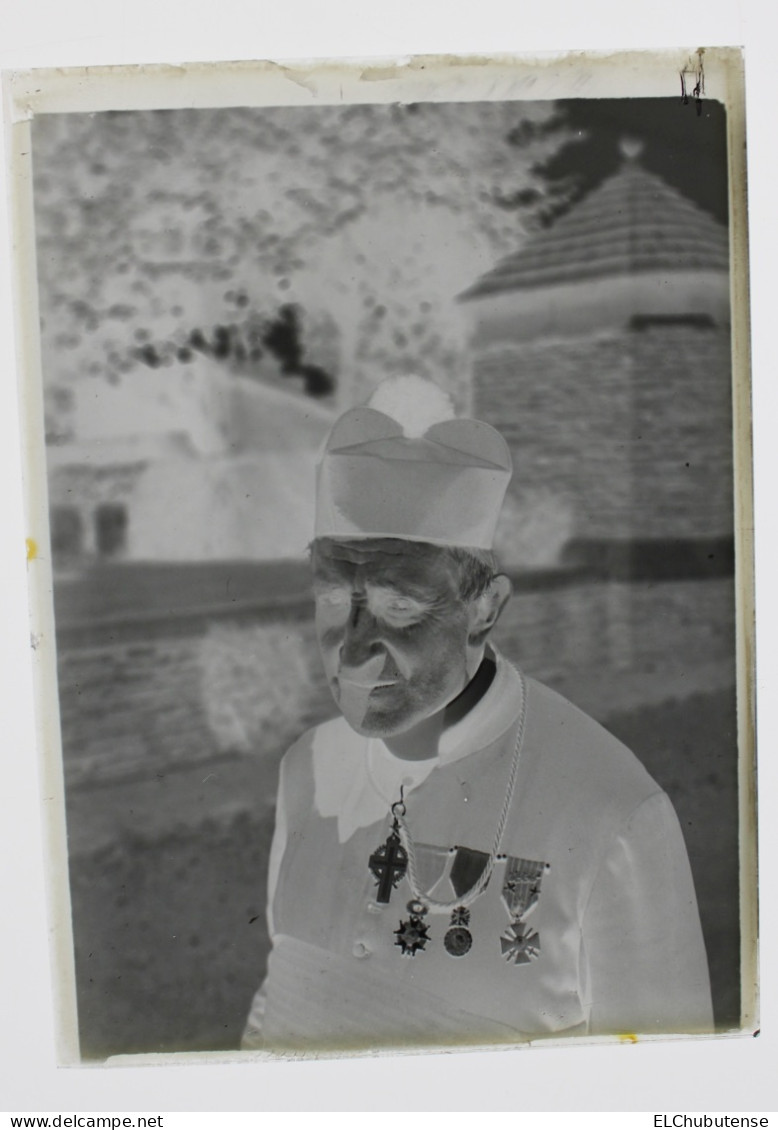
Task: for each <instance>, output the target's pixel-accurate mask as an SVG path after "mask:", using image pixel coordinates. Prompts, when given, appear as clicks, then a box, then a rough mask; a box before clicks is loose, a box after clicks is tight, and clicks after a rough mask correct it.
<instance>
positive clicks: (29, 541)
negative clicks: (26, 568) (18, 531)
mask: <svg viewBox="0 0 778 1130" xmlns="http://www.w3.org/2000/svg"><path fill="white" fill-rule="evenodd" d="M24 543H25V545H26V546H27V560H28V561H34V560H35V558H36V557H37V556H38V543H37V542H36V540H35V538H25V539H24Z"/></svg>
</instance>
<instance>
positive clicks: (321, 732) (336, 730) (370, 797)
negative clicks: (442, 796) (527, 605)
mask: <svg viewBox="0 0 778 1130" xmlns="http://www.w3.org/2000/svg"><path fill="white" fill-rule="evenodd" d="M494 658H495V662H496V668H497V669H496V671H495V674H494V678H493V679H492V682H491V685H490V687H489V689H488V690H487V692H486V694H485V695H484V696H483V698H482V699H481V700H480V701H479V702H478V703H476V705H475V706H474V707H473V709H472V710H471V711H469V713H467V714H466V715H465V716H464V718H461V719H460V720H459V721H458V722H457V723H455V724H454V725H453V726H451V727H450V728H449V729H448V730H446V731H444V733H443V735H442V736H441V739H440V743H439V749H438V753H437V755H436V756H435V757H430V758H426V759H425V760H423V761H406V760H405V759H403V758H400V757H395V755H394V754H393V753H392V752H391V751H390V750H389V749H387V747H386V746H385V745H384V743H383V742H382V741H380V740H379V739H376V738H373V739H368V738H365V737H362V736H361V735H359V734H356V733H355V732H354V731H353V730H352V729H351V728H350V727H349V726H348V725H347V723H346V722H345V721H344V720H343V719H338V720H337V722H336V723H334V724H330V725H326V726H321V727H319V728H318V730H316V731H315V733H314V738H313V773H314V783H315V804H316V810H317V812H318V813H319V815H320V816H328V817H333V816H335V817H337V820H338V838H339V840H340V842H341V843H345V841H346V840H348V839H350V838H351V836H353V835H354V833H355V832H356V831H357V830H358V829H359V828H367V827H369V826H370V825H371V824H375V823H376V822H377V821H379V820H381V819H382V818H383V817H384V816H386V815H387V813H388V810H389V806H390V805H391V803H392V802H393V801H395V800H397V799H398V798H399V795H400V786H402V787H403V788H404V790H405V793H406V795H407V794H408V793H409V792H411V791H412V790H413V789H415V788H418V786H419V785H420V784H421V783H422V782H423V781H425V780H426V779H427V777H428V776H429V775H430V773H432V771H433V769H436V768H438V767H439V766H443V765H451V764H453V763H454V762H456V761H459V760H460V759H461V758H463V757H466V756H467V755H468V754H471V753H475V752H476V751H477V750H479V749H484V748H485V747H486V746H488V745H491V743H492V742H494V741H496V740H497V739H498V738H499V737H500V736H501V735H502V734H504V733H505V731H506V730H508V729H509V728H510V726H511V725H512V723H513V722H514V721H515V719H516V717H517V715H518V712H519V708H520V706H521V680H520V678H519V675H518V672H517V671H516V669H515V668H514V667H512V666H511V664H510V663H508V662H507V660H505V659H503V657H502V656H501V655H500V654H499V652H497V651H494Z"/></svg>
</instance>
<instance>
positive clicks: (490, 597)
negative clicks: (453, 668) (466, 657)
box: [469, 573, 512, 647]
mask: <svg viewBox="0 0 778 1130" xmlns="http://www.w3.org/2000/svg"><path fill="white" fill-rule="evenodd" d="M511 591H512V586H511V582H510V580H509V579H508V577H506V576H505V574H504V573H498V574H497V576H496V577H493V578H492V580H491V581H490V583H489V587H488V588H487V589H486V590H485V591H484V592H482V593H481V595H480V596H477V597H476V598H475V600H473V601H472V602H471V604H470V611H469V617H470V622H469V632H470V643H471V644H472V645H473V646H476V647H479V646H480V645H481V644H483V643H484V642H485V641H486V637H487V636H488V635H489V633H490V632H491V630H492V628H493V627H494V625H495V624H496V623H497V621H498V620H499V619H500V614H501V612H502V610H503V608H504V607H505V605H506V604H507V603H508V599H509V597H510V595H511Z"/></svg>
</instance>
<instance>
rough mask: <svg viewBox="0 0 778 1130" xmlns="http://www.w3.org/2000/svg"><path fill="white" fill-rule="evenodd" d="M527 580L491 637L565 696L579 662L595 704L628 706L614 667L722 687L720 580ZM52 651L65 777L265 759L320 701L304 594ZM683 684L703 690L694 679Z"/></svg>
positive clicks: (728, 582) (66, 643)
mask: <svg viewBox="0 0 778 1130" xmlns="http://www.w3.org/2000/svg"><path fill="white" fill-rule="evenodd" d="M541 579H542V580H543V584H542V585H541V584H540V580H539V579H538V578H536V579H535V580H534V581H533V578H532V577H527V576H523V577H522V576H517V577H516V579H515V581H516V583H515V589H516V591H515V592H514V596H513V599H512V601H511V602H510V603H509V605H508V606H507V609H506V612H505V614H504V616H503V619H502V621H501V622H500V624H499V626H498V629H497V632H496V635H495V639H496V642H497V644H498V646H499V647H500V648H501V650H503V652H504V653H505V654H506V655H507V656H508V657H509V658H510V659H512V660H513V661H514V662H516V663H518V664H519V665H521V666H522V667H523V668H524V670H526V671H527V672H528V673H529V674H532V675H535V676H537V677H539V678H541V679H544V680H546V681H549V682H551V683H552V684H554V685H558V686H560V687H561V688H563V689H564V690H565V691H566V692H567V693H569V694H571V696H572V697H574V698H576V687H577V686H578V685H579V684H580V685H581V686H582V687H583V686H588V682H589V680H590V678H591V674H592V672H599V673H601V674H602V677H603V679H604V680H605V682H606V683H607V681H608V678H611V685H612V694H611V698H610V701H609V700H608V697H607V695H606V696H605V698H604V699H602V700H601V701H602V711H603V712H605V713H607V712H609V711H613V712H615V711H618V710H620V709H624V708H627V707H629V708H631V707H633V706H635V705H638V704H639V700H640V697H641V693H642V692H641V687H640V683H639V681H638V683H637V684H631V687H633V689H631V690H630V701H629V702H624V701H623V700H622V696H621V695H620V693H619V690H618V683H617V682H614V681H613V680H614V678H615V676H617V675H618V673H619V672H626V671H628V672H631V673H633V674H634V675H636V676H643V677H645V679H646V680H648V681H651V680H652V679H653V680H654V682H656V680H657V679H659V681H660V683H661V685H662V686H665V685H666V686H667V687H669V688H672V686H673V681H674V680H675V681H677V679H678V678H679V677H680V678H683V677H687V678H688V677H691V675H692V674H693V672H694V671H696V670H698V669H700V668H704V669H705V670H709V669H710V670H712V669H713V668H712V667H711V665H718V667H717V674H716V676H715V678H716V681H717V682H719V683H720V682H721V681H722V679H723V680H724V681H727V680H729V681H730V682H731V683H732V684H734V658H733V656H734V587H733V584H732V579H731V578H726V577H724V578H715V579H712V580H708V581H696V580H695V581H670V582H665V583H661V584H660V583H655V582H650V581H645V582H640V583H634V582H633V583H627V582H614V581H611V582H603V581H598V580H594V579H587V578H586V576H578V577H576V575H575V574H572V573H570V574H565V573H562V572H560V573H558V574H557V575H554V576H550V577H545V578H541ZM58 659H59V696H60V714H61V722H62V740H63V749H64V756H65V765H66V774H67V778H68V780H69V781H70V782H71V783H73V784H76V783H79V782H81V783H85V782H90V781H100V780H103V781H111V780H120V779H122V778H132V777H135V776H141V777H142V776H153V775H154V773H156V772H158V771H160V769H162V768H167V769H170V768H175V767H176V766H178V767H182V766H183V767H185V766H187V765H191V764H196V763H198V762H201V761H205V760H207V759H209V758H211V757H214V756H219V755H222V754H232V753H240V754H252V755H256V756H259V757H262V758H267V759H269V760H270V761H271V762H274V761H275V760H276V759H277V758H278V757H280V755H281V754H282V753H283V751H284V749H285V748H286V747H287V746H288V745H289V744H290V742H291V741H292V740H294V738H295V737H296V736H297V735H299V734H300V733H301V732H302V731H303V730H304V729H305V728H306V727H307V726H309V725H311V724H313V723H314V722H316V721H319V720H321V719H322V718H325V717H328V716H331V715H332V713H333V711H334V707H333V704H332V701H331V699H330V696H329V693H328V690H327V687H326V685H325V683H324V680H323V675H322V672H321V667H320V663H319V660H318V655H317V651H316V644H315V638H314V631H313V623H312V620H311V619H310V605H309V604H308V603H307V602H301V603H300V605H299V606H295V605H292V606H291V607H290V608H286V609H284V608H276V610H275V611H273V610H272V609H270V610H268V609H265V610H264V611H263V610H257V609H254V610H250V611H247V612H245V613H243V614H239V615H237V616H236V615H235V614H232V615H231V616H229V617H227V618H225V616H224V614H223V613H217V612H216V611H214V614H213V616H211V617H208V616H207V615H206V616H205V617H204V618H203V619H201V620H198V621H197V622H192V623H191V624H187V623H186V622H184V623H183V624H181V623H176V622H175V621H170V620H168V621H165V620H164V619H159V620H156V621H153V622H151V621H149V622H146V623H144V622H142V621H134V622H132V623H131V624H130V625H129V627H126V628H125V629H124V631H123V632H122V631H119V630H118V628H117V626H116V625H113V626H111V624H110V623H107V622H104V623H103V624H102V625H99V626H96V627H94V628H93V629H92V630H91V631H88V632H87V631H84V630H83V629H75V628H74V629H72V630H68V631H63V633H62V634H61V638H60V647H59V655H58ZM727 672H729V675H728V674H727ZM647 686H648V683H647V684H646V687H647ZM634 687H636V688H637V689H634ZM696 687H697V689H698V690H705V689H710V688H706V687H705V685H704V680H703V685H700V683H699V680H698V682H697V684H696ZM645 693H646V696H647V697H648V698H654V699H656V698H657V697H659V698H661V697H662V694H663V693H664V692H663V691H662V690H661V687H660V689H659V690H658V691H657V690H654V691H652V692H651V694H650V695H649V694H648V691H647V690H646V692H645ZM582 695H583V692H582V694H581V695H578V698H579V699H581V704H582V705H587V703H586V702H585V701H584V700H583V699H585V695H583V698H582ZM667 697H676V696H675V694H674V693H672V691H671V690H670V691H668V692H667ZM636 699H637V700H638V701H637V702H636V701H635V700H636Z"/></svg>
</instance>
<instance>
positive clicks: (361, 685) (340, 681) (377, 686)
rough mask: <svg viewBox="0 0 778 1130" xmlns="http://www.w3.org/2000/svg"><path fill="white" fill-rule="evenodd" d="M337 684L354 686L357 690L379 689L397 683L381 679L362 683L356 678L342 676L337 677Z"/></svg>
mask: <svg viewBox="0 0 778 1130" xmlns="http://www.w3.org/2000/svg"><path fill="white" fill-rule="evenodd" d="M338 684H339V685H340V686H341V687H343V686H346V687H356V688H357V690H360V691H377V690H381V689H382V688H384V687H394V686H396V685H397V684H396V681H391V682H389V681H385V680H383V679H382V680H379V681H378V682H375V683H362V682H357V680H356V679H343V678H340V677H339V678H338Z"/></svg>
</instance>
